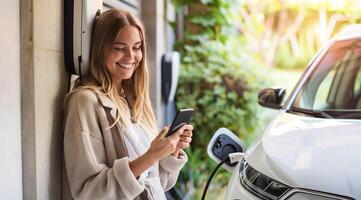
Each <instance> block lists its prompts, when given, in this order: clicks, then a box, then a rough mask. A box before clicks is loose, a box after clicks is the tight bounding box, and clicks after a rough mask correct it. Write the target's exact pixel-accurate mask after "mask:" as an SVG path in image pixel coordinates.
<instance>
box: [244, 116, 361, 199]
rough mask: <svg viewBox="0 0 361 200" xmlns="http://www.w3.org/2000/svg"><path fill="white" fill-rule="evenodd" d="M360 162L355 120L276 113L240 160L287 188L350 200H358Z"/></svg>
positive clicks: (360, 127)
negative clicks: (261, 135)
mask: <svg viewBox="0 0 361 200" xmlns="http://www.w3.org/2000/svg"><path fill="white" fill-rule="evenodd" d="M310 130H312V131H310ZM360 158H361V121H360V120H340V119H322V118H313V117H306V116H300V115H294V114H289V113H285V112H282V111H281V112H279V113H278V115H277V117H276V118H275V119H274V121H273V122H272V123H271V124H270V126H269V127H268V128H267V130H266V131H265V134H264V135H263V137H262V140H260V141H259V142H258V143H256V145H254V146H253V147H252V148H251V149H249V150H248V152H247V153H246V156H245V159H246V161H247V162H248V163H249V164H250V165H251V166H252V167H253V168H255V169H257V170H258V171H260V172H262V173H263V174H265V175H267V176H269V177H271V178H273V179H276V180H278V181H280V182H282V183H284V184H287V185H289V186H291V187H293V188H305V189H312V190H317V191H322V192H329V193H335V194H339V195H344V196H349V197H353V198H356V197H361V173H360V171H361V159H360Z"/></svg>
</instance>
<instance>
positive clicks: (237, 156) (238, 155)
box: [201, 152, 244, 200]
mask: <svg viewBox="0 0 361 200" xmlns="http://www.w3.org/2000/svg"><path fill="white" fill-rule="evenodd" d="M243 156H244V153H242V152H234V153H230V154H228V156H227V157H226V158H225V159H223V160H222V161H221V162H220V163H219V164H218V165H217V167H216V168H215V169H214V170H213V172H212V174H211V175H210V176H209V179H208V181H207V183H206V186H205V187H204V190H203V194H202V199H201V200H204V199H205V198H206V194H207V190H208V187H209V185H210V184H211V181H212V179H213V176H214V175H215V174H216V172H217V170H218V169H219V168H220V167H221V166H222V165H223V164H224V163H225V162H227V161H229V162H230V163H235V162H239V161H240V160H242V158H243Z"/></svg>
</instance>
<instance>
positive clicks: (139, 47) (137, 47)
mask: <svg viewBox="0 0 361 200" xmlns="http://www.w3.org/2000/svg"><path fill="white" fill-rule="evenodd" d="M133 49H134V50H139V49H141V46H135V47H133Z"/></svg>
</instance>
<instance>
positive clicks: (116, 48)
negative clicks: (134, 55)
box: [114, 47, 125, 51]
mask: <svg viewBox="0 0 361 200" xmlns="http://www.w3.org/2000/svg"><path fill="white" fill-rule="evenodd" d="M114 49H115V50H117V51H125V48H119V47H115V48H114Z"/></svg>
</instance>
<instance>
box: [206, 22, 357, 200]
mask: <svg viewBox="0 0 361 200" xmlns="http://www.w3.org/2000/svg"><path fill="white" fill-rule="evenodd" d="M284 93H285V91H284V90H282V89H264V90H262V91H261V92H260V93H259V103H260V104H261V105H263V106H265V107H269V108H273V109H279V111H278V113H277V115H276V117H275V118H274V119H273V120H272V122H271V123H270V124H269V125H268V127H267V128H266V130H265V132H264V134H263V136H262V137H261V138H260V139H259V140H258V141H257V142H256V143H255V144H253V145H252V146H251V147H250V148H249V149H248V150H247V151H245V152H244V156H243V158H242V159H241V160H240V161H239V162H238V164H237V165H236V166H229V165H225V166H226V167H225V168H227V169H228V170H232V173H233V175H232V178H231V179H230V181H229V184H228V187H227V192H226V197H225V199H227V200H236V199H240V200H253V199H267V200H276V199H280V200H286V199H287V200H335V199H339V200H346V199H347V200H349V199H354V200H361V120H360V119H361V25H353V26H351V27H348V28H346V29H345V30H344V31H343V32H342V33H341V34H340V35H339V36H337V37H336V38H334V39H333V40H331V41H330V42H329V43H328V44H327V45H326V46H325V47H324V48H322V49H321V50H320V51H319V52H318V53H317V55H316V56H315V58H314V59H313V60H312V61H311V63H310V65H309V67H308V68H307V70H306V71H305V73H304V74H303V76H302V77H301V79H300V80H299V82H298V84H297V85H296V87H295V88H294V90H293V91H292V93H291V94H290V96H289V98H288V99H287V100H286V102H285V103H284V104H283V105H281V102H282V98H283V96H284ZM219 132H222V131H218V135H217V137H218V139H217V137H216V136H214V137H213V138H212V140H211V142H210V144H209V147H208V148H209V149H208V154H209V155H210V156H211V157H212V158H214V159H215V160H216V161H218V162H219V161H220V160H221V157H222V156H221V157H220V156H219V155H218V156H217V155H216V154H217V152H218V154H221V153H222V152H223V153H224V152H226V154H227V155H228V153H230V152H232V148H229V146H231V147H232V144H229V142H228V143H227V142H223V143H222V141H224V138H223V139H222V138H221V139H219ZM223 132H227V131H226V129H224V130H223ZM226 135H227V134H226ZM230 138H231V139H230ZM230 138H228V139H230V140H233V142H234V141H236V142H237V143H239V141H237V139H235V138H234V136H231V137H230ZM230 140H229V141H230ZM227 145H228V147H227V148H228V150H226V151H224V149H223V147H226V146H227ZM212 149H213V150H212ZM222 149H223V150H222ZM229 149H231V150H229ZM233 149H235V148H233ZM224 156H225V155H223V158H224Z"/></svg>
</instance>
